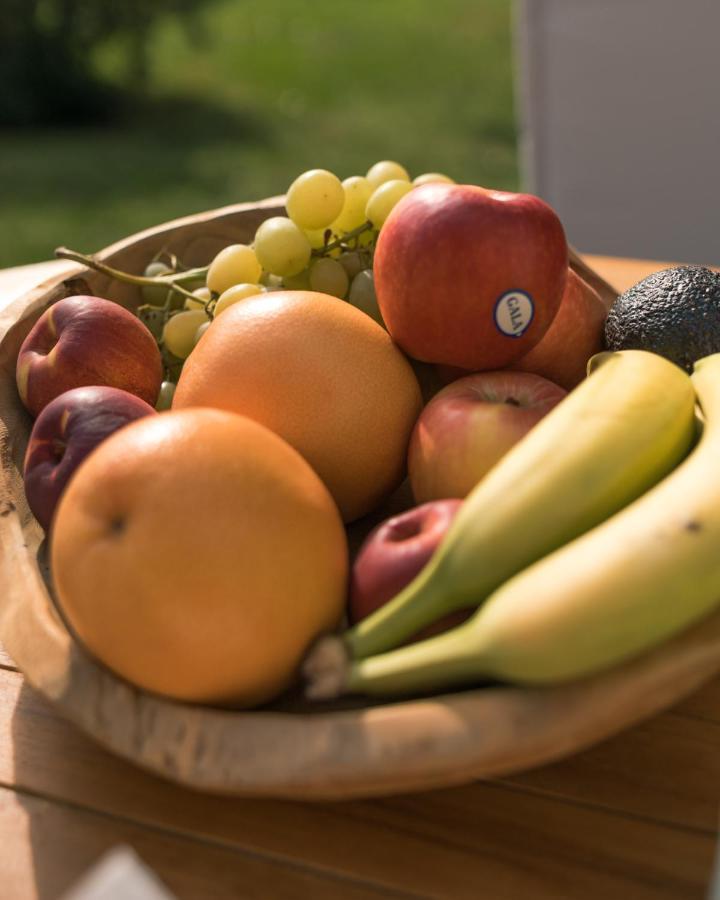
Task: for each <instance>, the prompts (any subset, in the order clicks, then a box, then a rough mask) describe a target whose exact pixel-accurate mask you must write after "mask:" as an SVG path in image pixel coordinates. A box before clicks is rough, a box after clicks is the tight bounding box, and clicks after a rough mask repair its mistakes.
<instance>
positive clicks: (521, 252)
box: [373, 183, 568, 371]
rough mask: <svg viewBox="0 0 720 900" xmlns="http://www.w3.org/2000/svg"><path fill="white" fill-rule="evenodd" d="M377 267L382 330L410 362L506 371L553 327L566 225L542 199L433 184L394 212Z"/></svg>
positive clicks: (377, 256)
mask: <svg viewBox="0 0 720 900" xmlns="http://www.w3.org/2000/svg"><path fill="white" fill-rule="evenodd" d="M373 270H374V273H375V289H376V291H377V298H378V303H379V306H380V311H381V312H382V317H383V319H384V321H385V325H386V327H387V329H388V331H389V332H390V334H391V335H392V337H393V339H394V340H395V341H396V342H397V343H398V344H399V345H400V347H401V348H402V349H403V350H404V351H405V352H406V353H407V354H408V355H410V356H412V357H414V358H415V359H419V360H422V361H423V362H432V363H442V364H444V365H449V366H458V367H460V368H462V369H468V370H471V371H481V370H487V369H499V368H502V367H503V366H506V365H507V364H508V363H511V362H513V361H514V360H516V359H519V358H520V357H521V356H524V355H525V354H526V353H527V352H528V351H529V350H530V349H532V347H534V346H535V344H537V343H538V342H539V341H540V339H541V338H542V336H543V335H544V334H545V332H546V331H547V329H548V327H549V326H550V323H551V322H552V320H553V318H554V317H555V313H556V312H557V310H558V307H559V306H560V300H561V298H562V294H563V289H564V287H565V280H566V277H567V270H568V248H567V242H566V240H565V232H564V231H563V227H562V225H561V223H560V220H559V219H558V217H557V215H556V214H555V212H554V211H553V210H552V209H551V208H550V207H549V206H548V205H547V203H544V202H543V201H542V200H540V199H539V198H538V197H534V196H532V195H530V194H510V193H505V192H502V191H490V190H485V189H484V188H480V187H476V186H474V185H458V184H442V183H431V184H425V185H422V186H421V187H418V188H415V189H414V190H412V191H410V193H409V194H406V195H405V197H403V198H402V200H400V202H399V203H398V204H397V205H396V206H395V207H394V209H393V210H392V212H391V213H390V215H389V216H388V218H387V220H386V222H385V224H384V225H383V227H382V230H381V231H380V236H379V238H378V242H377V248H376V251H375V258H374V263H373Z"/></svg>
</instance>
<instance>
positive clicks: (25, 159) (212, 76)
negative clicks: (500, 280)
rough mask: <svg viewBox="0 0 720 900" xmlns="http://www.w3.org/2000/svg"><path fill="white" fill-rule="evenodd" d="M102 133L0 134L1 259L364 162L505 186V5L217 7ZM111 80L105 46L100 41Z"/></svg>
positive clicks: (47, 251)
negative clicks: (393, 163) (389, 163)
mask: <svg viewBox="0 0 720 900" xmlns="http://www.w3.org/2000/svg"><path fill="white" fill-rule="evenodd" d="M200 24H201V25H202V28H201V29H199V32H198V34H199V35H200V34H203V33H204V35H205V37H204V39H203V40H200V39H199V38H196V37H195V36H194V35H190V36H188V34H186V32H185V31H183V30H182V29H181V27H180V26H179V25H178V24H177V23H174V22H167V23H163V24H162V25H161V26H160V27H158V29H157V32H156V34H155V36H154V39H153V44H152V78H151V83H150V88H149V90H148V92H147V94H146V95H145V96H144V97H143V99H142V100H138V101H137V102H134V103H132V104H130V105H129V106H128V108H127V109H126V110H125V112H124V114H123V116H122V118H121V120H120V121H118V122H117V123H116V124H115V125H113V126H110V127H108V126H105V127H102V128H89V127H85V128H79V129H73V130H70V129H68V130H50V129H37V130H33V131H14V132H13V131H5V132H0V234H2V240H0V267H5V266H13V265H21V264H23V263H28V262H34V261H37V260H41V259H47V258H50V257H51V256H52V251H53V249H54V248H55V247H56V246H57V245H59V244H66V245H68V246H72V247H74V248H76V249H81V250H84V251H88V252H92V251H95V250H97V249H99V248H101V247H103V246H105V245H107V244H109V243H111V242H112V241H114V240H117V239H119V238H121V237H123V236H124V235H127V234H130V233H132V232H135V231H139V230H141V229H142V228H146V227H149V226H151V225H154V224H156V223H159V222H162V221H165V220H167V219H171V218H174V217H176V216H182V215H188V214H190V213H194V212H199V211H201V210H204V209H210V208H212V207H215V206H222V205H225V204H228V203H234V202H238V201H241V200H253V199H259V198H261V197H266V196H269V195H272V194H277V193H282V192H284V190H285V189H286V187H287V185H288V184H289V183H290V181H292V179H293V178H294V177H295V176H296V175H298V174H299V173H300V172H302V171H304V170H305V169H308V168H313V167H325V168H329V169H331V170H333V171H335V172H336V173H337V174H338V175H339V176H340V177H346V176H347V175H351V174H356V173H360V174H362V173H364V172H365V171H366V170H367V169H368V168H369V166H370V165H372V163H374V162H375V161H376V160H378V159H384V158H390V159H397V160H398V161H400V162H402V163H403V164H404V165H406V166H407V168H408V169H409V170H410V172H411V174H413V175H415V174H419V173H420V172H424V171H444V172H446V173H447V174H449V175H451V176H453V177H454V178H455V179H456V180H458V181H463V182H470V183H477V184H483V185H487V186H492V187H499V188H505V189H509V190H512V189H515V188H516V187H517V179H518V175H517V158H516V133H515V117H514V108H513V87H512V55H511V22H510V0H444V2H443V3H442V4H441V5H438V4H437V3H435V2H432V0H396V2H393V3H387V2H381V0H365V2H363V3H355V2H353V0H334V2H333V3H324V4H320V3H317V2H313V0H272V2H268V0H221V2H216V3H214V4H210V5H209V6H208V7H207V9H206V10H205V12H204V13H203V15H202V20H201V22H200ZM99 63H100V65H101V67H102V69H103V71H104V73H105V74H106V75H107V76H108V77H109V78H110V79H118V78H119V77H120V72H121V59H120V51H119V48H117V47H113V46H107V47H104V48H103V49H102V52H101V55H100V58H99Z"/></svg>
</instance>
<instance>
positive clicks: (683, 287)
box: [605, 266, 720, 372]
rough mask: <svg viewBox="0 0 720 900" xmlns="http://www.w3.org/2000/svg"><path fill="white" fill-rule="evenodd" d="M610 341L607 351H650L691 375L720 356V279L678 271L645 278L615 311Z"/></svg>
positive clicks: (696, 270) (692, 269)
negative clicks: (705, 361)
mask: <svg viewBox="0 0 720 900" xmlns="http://www.w3.org/2000/svg"><path fill="white" fill-rule="evenodd" d="M605 339H606V342H607V347H608V350H649V351H651V352H652V353H657V354H659V355H660V356H664V357H665V358H666V359H669V360H671V361H672V362H674V363H677V365H679V366H681V367H682V368H683V369H687V371H689V372H690V371H692V367H693V363H694V362H695V361H696V360H698V359H702V357H704V356H708V355H709V354H711V353H717V352H720V274H718V273H716V272H712V271H711V270H710V269H707V268H705V266H676V267H674V268H672V269H663V270H662V271H660V272H655V273H654V274H652V275H649V276H648V277H647V278H643V280H642V281H639V282H638V283H637V284H636V285H634V286H633V287H631V288H629V290H627V291H625V293H624V294H621V295H620V296H619V297H618V298H617V300H616V301H615V303H614V304H613V306H612V307H611V309H610V312H609V314H608V318H607V322H606V323H605Z"/></svg>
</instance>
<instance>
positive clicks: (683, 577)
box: [316, 354, 720, 695]
mask: <svg viewBox="0 0 720 900" xmlns="http://www.w3.org/2000/svg"><path fill="white" fill-rule="evenodd" d="M692 381H693V383H694V385H695V389H696V391H697V396H698V400H699V402H700V405H701V407H702V410H703V412H704V415H705V426H704V429H703V435H702V437H701V439H700V442H699V444H698V446H697V447H696V449H695V450H694V451H693V453H692V454H691V455H690V456H689V457H688V459H687V460H686V461H685V462H684V463H682V465H680V466H679V467H678V468H677V470H676V471H675V472H673V473H672V474H671V475H669V476H668V477H667V478H666V479H665V480H664V481H663V482H661V483H660V484H659V485H657V486H656V487H655V488H653V489H652V490H651V491H649V492H648V493H647V494H646V495H645V496H644V497H641V498H640V499H638V500H636V501H635V502H634V503H632V504H631V505H630V506H628V507H627V508H626V509H624V510H623V511H622V512H619V513H618V514H617V515H615V516H613V517H612V518H611V519H609V520H608V521H607V522H604V523H603V524H601V525H599V526H598V527H596V528H595V529H593V530H592V531H590V532H588V533H587V534H585V535H583V536H582V537H580V538H578V539H576V540H575V541H573V542H572V543H570V544H568V545H567V546H565V547H563V548H561V549H560V550H557V551H556V552H555V553H553V554H551V555H550V556H547V557H545V558H544V559H542V560H540V561H539V562H537V563H535V564H534V565H532V566H530V568H528V569H526V570H525V571H524V572H521V573H520V574H519V575H517V576H516V577H514V578H512V579H511V580H510V581H508V582H507V583H506V584H505V585H503V586H502V587H501V588H500V589H499V590H498V591H496V592H495V593H494V594H493V595H492V596H491V597H490V598H488V600H487V602H486V603H485V605H484V606H483V607H482V608H481V609H480V610H479V611H478V612H477V613H476V614H475V615H474V616H473V617H472V619H470V620H468V622H466V623H465V624H463V625H461V626H459V627H458V628H455V629H453V630H452V631H449V632H447V633H446V634H443V635H440V636H439V637H436V638H433V639H431V640H428V641H424V642H422V643H418V644H414V645H412V646H409V647H404V648H401V649H399V650H395V651H394V652H391V653H385V654H381V655H379V656H375V657H372V658H370V659H366V660H362V661H360V662H356V663H355V664H354V665H350V666H349V665H348V664H347V660H346V663H345V665H344V666H343V664H342V663H340V665H335V666H334V668H333V667H332V666H331V667H330V669H328V670H327V671H326V673H325V675H326V676H327V677H326V678H325V680H324V681H323V683H322V684H321V688H322V689H321V690H320V691H319V692H316V694H318V693H319V694H320V695H322V694H323V693H324V694H325V695H327V694H335V693H346V692H360V693H369V694H400V693H414V692H417V691H423V690H437V689H439V688H445V687H450V686H453V685H458V684H465V683H468V682H473V681H478V680H479V679H483V678H494V679H495V678H497V679H501V680H505V681H510V682H516V683H522V684H549V683H556V682H562V681H567V680H570V679H573V678H578V677H581V676H584V675H588V674H591V673H593V672H596V671H600V670H602V669H605V668H607V667H610V666H612V665H615V664H616V663H619V662H621V661H622V660H624V659H627V658H629V657H632V656H634V655H636V654H638V653H640V652H642V651H644V650H646V649H648V648H650V647H652V646H653V645H655V644H657V643H659V642H660V641H662V640H665V639H666V638H668V637H670V636H671V635H672V634H674V633H675V632H677V631H680V630H681V629H683V628H685V627H687V626H689V625H691V624H692V623H694V622H695V621H697V620H699V619H700V618H701V617H703V616H704V615H706V614H707V613H709V612H710V611H711V610H712V609H713V608H714V607H716V606H717V605H718V604H720V553H719V552H718V548H719V547H720V469H719V468H718V459H720V354H716V355H714V356H710V357H708V358H706V359H704V360H702V361H701V362H699V363H698V364H697V365H696V367H695V373H694V374H693V376H692ZM328 649H332V648H329V647H325V648H324V652H325V653H327V651H328ZM334 649H335V650H337V647H335V648H334ZM331 655H332V654H331ZM326 661H327V656H326ZM335 662H336V663H337V662H338V659H337V657H336V659H335Z"/></svg>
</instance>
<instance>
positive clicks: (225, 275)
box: [57, 160, 452, 408]
mask: <svg viewBox="0 0 720 900" xmlns="http://www.w3.org/2000/svg"><path fill="white" fill-rule="evenodd" d="M433 181H442V182H449V183H452V179H451V178H449V177H448V176H447V175H442V174H440V173H437V172H428V173H425V174H423V175H419V176H418V177H417V178H415V179H414V180H412V181H411V180H410V176H409V174H408V172H407V170H406V169H405V168H404V167H403V166H402V165H400V164H399V163H397V162H393V161H391V160H382V161H381V162H377V163H375V165H373V166H372V167H371V168H370V169H369V170H368V172H367V174H366V175H351V176H350V177H349V178H346V179H344V180H343V181H341V180H340V179H339V178H338V177H337V176H336V175H334V174H333V173H332V172H329V171H327V170H326V169H311V170H309V171H307V172H303V173H302V174H301V175H299V176H298V177H297V178H296V179H295V180H294V181H293V183H292V184H291V185H290V187H289V188H288V190H287V194H286V197H285V207H286V212H287V215H286V216H273V217H272V218H270V219H266V220H265V221H264V222H262V223H261V225H260V226H259V227H258V229H257V231H256V232H255V236H254V240H253V241H252V243H251V244H231V245H230V246H227V247H225V248H224V249H223V250H221V251H220V252H219V253H218V254H217V256H215V258H214V259H213V260H212V261H211V262H210V264H209V266H207V267H205V268H198V269H188V270H183V269H182V267H181V266H180V264H179V261H178V260H177V258H176V257H175V256H173V255H171V254H161V255H160V256H159V257H158V258H156V259H154V260H153V261H152V262H151V263H150V264H149V265H148V266H147V268H146V269H145V272H144V274H143V275H142V276H131V275H128V274H127V273H123V272H118V271H117V270H112V269H109V267H107V266H103V265H101V264H99V263H97V261H95V260H93V258H92V257H85V256H83V255H82V254H75V253H73V252H72V251H64V252H61V251H57V254H58V255H62V256H65V257H66V258H70V259H77V260H79V261H82V262H85V263H86V264H88V265H90V266H93V267H94V268H98V269H101V270H103V271H105V272H106V274H111V275H112V276H113V277H116V278H120V279H121V280H125V281H130V282H132V283H135V284H138V285H139V286H140V287H141V290H142V293H143V298H144V300H145V303H144V305H143V306H141V307H139V309H138V315H139V317H140V318H141V319H142V321H143V322H144V323H145V324H146V325H147V326H148V328H149V329H150V330H151V331H152V333H153V334H154V336H155V338H156V339H157V341H158V344H159V345H160V349H161V351H162V353H163V359H164V363H165V369H166V381H165V382H163V386H162V389H161V392H160V400H159V403H158V408H166V407H168V406H169V405H170V403H171V402H172V395H173V392H174V383H175V381H177V378H178V376H179V373H180V370H181V369H182V364H183V362H184V360H185V359H187V357H188V356H189V355H190V353H191V352H192V350H193V348H194V347H195V345H196V344H197V342H198V341H199V340H200V338H201V337H202V335H203V333H204V332H205V331H206V330H207V328H208V327H209V325H210V323H211V322H212V320H213V319H216V318H217V317H218V316H220V315H222V313H223V312H225V310H226V309H228V307H230V306H232V304H234V303H238V302H240V301H241V300H244V299H245V298H247V297H251V296H254V295H257V294H261V293H264V292H266V291H273V290H311V291H318V292H320V293H323V294H329V295H331V296H334V297H338V298H339V299H341V300H347V301H348V302H349V303H351V304H352V305H353V306H356V307H357V308H358V309H360V310H362V311H363V312H364V313H366V314H367V315H369V316H371V317H372V318H374V319H375V320H376V321H377V322H378V323H379V324H381V325H382V324H383V322H382V316H381V315H380V310H379V308H378V304H377V299H376V297H375V290H374V285H373V274H372V262H373V253H374V250H375V243H376V241H377V237H378V234H379V233H380V229H381V228H382V226H383V224H384V223H385V220H386V219H387V217H388V215H389V214H390V211H391V210H392V208H393V207H394V206H395V204H396V203H398V201H399V200H400V199H402V197H404V196H405V194H407V193H408V192H409V191H411V190H412V189H413V188H414V187H417V186H418V185H421V184H427V183H429V182H433Z"/></svg>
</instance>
